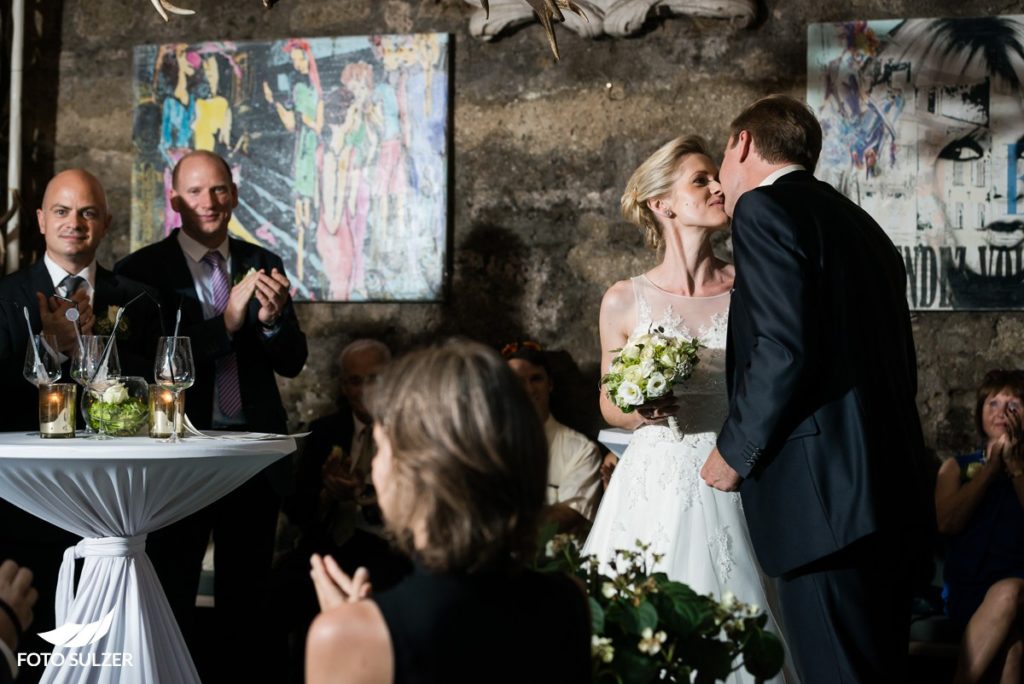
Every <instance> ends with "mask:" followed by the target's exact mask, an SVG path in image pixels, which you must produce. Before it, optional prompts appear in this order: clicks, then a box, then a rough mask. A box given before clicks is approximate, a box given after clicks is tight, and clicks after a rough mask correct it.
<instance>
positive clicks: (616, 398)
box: [601, 327, 701, 439]
mask: <svg viewBox="0 0 1024 684" xmlns="http://www.w3.org/2000/svg"><path fill="white" fill-rule="evenodd" d="M700 346H701V345H700V342H698V341H697V339H696V338H694V339H692V340H687V339H685V338H681V337H675V336H672V335H667V334H666V333H665V330H664V328H660V327H658V328H652V329H650V330H649V331H647V332H645V333H639V334H636V335H633V336H632V337H630V338H629V339H628V340H627V341H626V346H624V347H622V348H621V349H613V350H612V352H615V353H617V354H618V355H617V356H616V357H615V358H613V359H612V363H611V365H610V366H609V368H608V372H607V373H605V374H604V376H602V377H601V384H602V385H603V386H604V387H605V391H606V392H607V393H608V398H609V399H611V401H612V403H613V404H615V405H616V406H618V407H619V408H620V409H621V410H622V412H623V413H632V412H633V411H634V410H636V407H637V406H640V405H641V404H644V403H646V402H648V401H651V400H652V399H658V398H660V397H664V396H666V395H668V394H669V393H671V391H672V388H673V386H675V385H678V384H680V383H682V382H685V381H686V380H687V379H689V377H690V376H691V375H692V374H693V369H694V367H696V365H697V363H698V362H699V361H700V359H699V358H698V356H697V352H698V350H699V349H700ZM668 423H669V427H670V428H672V432H673V433H674V434H675V436H676V438H677V439H682V432H681V430H680V429H679V424H678V422H677V421H676V419H675V417H674V416H673V417H671V418H669V420H668Z"/></svg>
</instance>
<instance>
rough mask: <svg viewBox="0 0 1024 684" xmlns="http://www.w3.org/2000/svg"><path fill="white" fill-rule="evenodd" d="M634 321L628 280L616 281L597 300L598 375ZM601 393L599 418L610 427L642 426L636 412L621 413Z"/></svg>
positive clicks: (633, 308)
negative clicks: (598, 306)
mask: <svg viewBox="0 0 1024 684" xmlns="http://www.w3.org/2000/svg"><path fill="white" fill-rule="evenodd" d="M635 320H636V301H635V299H634V298H633V284H632V283H631V282H630V281H628V280H620V281H619V282H617V283H615V284H614V285H612V286H611V287H610V288H608V291H607V292H605V293H604V298H603V299H602V300H601V317H600V329H601V374H602V375H603V374H604V373H605V371H607V369H608V366H610V365H611V362H612V358H613V357H614V356H615V354H614V353H613V352H612V350H613V349H621V348H622V347H623V346H625V344H626V340H627V339H629V331H630V328H631V327H632V326H633V322H634V321H635ZM599 391H600V394H601V415H602V416H603V417H604V419H605V420H606V421H607V422H608V424H609V425H612V426H614V427H620V428H626V429H628V430H633V429H635V428H637V427H639V426H641V425H643V424H644V422H645V421H644V419H643V418H642V417H641V416H640V414H638V413H635V412H634V413H623V412H622V411H621V410H619V407H618V406H616V405H615V404H613V403H612V402H611V400H610V399H608V395H607V394H606V392H605V389H604V387H601V389H600V390H599Z"/></svg>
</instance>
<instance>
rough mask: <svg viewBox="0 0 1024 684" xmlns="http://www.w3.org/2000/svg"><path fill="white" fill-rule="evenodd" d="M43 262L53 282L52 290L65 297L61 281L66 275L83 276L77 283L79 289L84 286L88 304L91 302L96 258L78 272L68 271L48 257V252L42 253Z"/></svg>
mask: <svg viewBox="0 0 1024 684" xmlns="http://www.w3.org/2000/svg"><path fill="white" fill-rule="evenodd" d="M43 263H44V264H46V270H47V272H48V273H49V274H50V281H51V282H52V283H53V290H54V292H56V293H57V294H59V295H60V296H61V297H67V296H68V293H67V292H66V291H65V290H64V287H63V286H62V285H61V282H62V281H63V280H64V279H65V278H67V277H68V276H72V275H76V276H80V277H82V278H85V282H83V283H82V284H81V285H79V289H82V288H85V291H86V294H88V295H89V304H90V305H91V304H92V300H93V299H94V298H95V295H96V260H95V259H93V260H92V263H91V264H89V265H88V266H86V267H85V268H83V269H82V270H81V271H79V272H78V273H68V272H67V271H65V270H64V269H63V268H61V267H60V266H58V265H57V263H56V262H55V261H54V260H53V259H51V258H50V255H49V254H44V255H43Z"/></svg>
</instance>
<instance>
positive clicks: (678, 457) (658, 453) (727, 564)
mask: <svg viewBox="0 0 1024 684" xmlns="http://www.w3.org/2000/svg"><path fill="white" fill-rule="evenodd" d="M632 282H633V292H634V295H635V296H636V310H637V320H636V326H635V328H634V331H641V330H642V331H646V330H647V329H648V328H649V327H650V326H651V325H652V324H653V325H654V326H655V327H662V328H664V329H665V332H667V333H668V334H671V335H683V336H686V337H687V338H691V337H697V338H698V339H699V340H700V341H701V343H702V344H703V345H704V348H703V349H701V351H700V362H699V363H698V365H697V367H696V369H695V370H694V372H693V375H692V376H691V377H690V379H689V380H687V381H686V382H685V383H683V384H682V385H679V386H677V388H676V396H677V397H678V398H679V405H680V409H679V415H678V420H679V425H680V427H681V428H682V431H683V433H684V434H683V439H682V440H681V441H679V440H676V439H675V437H673V435H672V431H671V430H670V429H669V428H668V427H667V426H662V425H646V426H643V427H641V428H639V429H637V430H636V432H634V433H633V436H632V439H631V440H630V442H629V446H628V447H627V448H626V451H625V452H624V453H623V455H622V458H621V460H620V461H619V464H618V465H617V466H616V468H615V473H614V475H613V476H612V479H611V482H610V484H609V486H608V491H606V492H605V494H604V498H603V499H602V500H601V507H600V509H599V510H598V512H597V516H596V518H595V519H594V526H593V528H592V529H591V531H590V536H589V537H588V538H587V541H586V544H585V545H584V547H583V553H584V554H595V555H597V556H598V557H599V558H600V559H601V560H602V565H603V566H604V568H605V570H609V567H608V566H607V565H605V562H606V561H608V560H610V559H611V558H612V557H613V555H614V552H615V550H616V549H635V548H636V541H637V540H638V539H639V540H640V541H643V542H645V543H650V544H651V545H652V550H653V551H654V552H656V553H659V554H662V555H663V559H662V561H661V563H660V565H659V566H657V569H658V570H659V571H663V572H665V573H666V574H668V576H669V578H671V579H674V580H678V581H680V582H684V583H686V584H688V585H690V587H692V588H693V589H694V591H696V592H698V593H701V594H712V595H714V596H715V597H720V596H721V595H722V594H723V593H724V592H726V591H731V592H732V593H733V594H735V595H736V597H737V598H738V599H739V600H741V601H743V602H745V603H756V604H758V605H760V606H762V607H765V608H766V609H767V607H768V606H769V603H768V600H767V598H766V595H765V584H764V583H763V582H762V577H761V574H760V570H759V568H758V565H757V561H756V559H755V557H754V552H753V547H752V546H751V543H750V537H749V535H748V533H747V524H746V522H745V520H744V517H743V505H742V503H741V502H740V495H739V494H738V493H734V492H720V491H718V490H715V489H712V488H711V487H708V486H707V485H706V484H704V482H703V481H702V480H701V479H700V469H701V467H702V466H703V465H704V461H705V459H707V457H708V454H709V453H711V449H712V448H714V446H715V441H716V438H717V433H718V430H719V429H720V428H721V427H722V423H723V422H724V421H725V417H726V414H727V413H728V399H727V396H726V387H725V343H726V331H727V323H728V315H729V293H728V292H726V293H723V294H721V295H718V296H713V297H683V296H679V295H673V294H670V293H667V292H664V291H662V290H660V289H658V288H657V287H656V286H655V285H654V284H653V283H651V282H650V281H649V280H648V279H647V278H646V276H637V277H635V278H633V279H632ZM769 629H771V630H772V631H773V632H775V633H776V634H779V630H778V628H777V626H776V625H775V622H774V620H771V619H770V621H769ZM727 681H729V682H732V683H740V682H743V683H745V682H753V681H754V680H753V677H752V676H750V675H749V674H747V672H746V671H745V670H743V671H741V672H738V673H736V674H734V675H733V677H732V678H730V679H729V680H727ZM772 681H779V682H781V681H782V677H781V676H780V677H778V678H777V679H774V680H772ZM790 681H791V680H790Z"/></svg>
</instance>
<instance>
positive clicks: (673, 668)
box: [537, 526, 785, 684]
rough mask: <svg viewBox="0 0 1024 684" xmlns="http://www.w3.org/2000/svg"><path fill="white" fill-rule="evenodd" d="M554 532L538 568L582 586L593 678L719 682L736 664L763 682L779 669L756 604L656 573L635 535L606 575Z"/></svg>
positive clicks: (773, 639) (776, 649) (628, 682)
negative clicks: (698, 590)
mask: <svg viewBox="0 0 1024 684" xmlns="http://www.w3.org/2000/svg"><path fill="white" fill-rule="evenodd" d="M554 531H555V530H554V526H551V527H550V528H547V529H545V530H544V531H543V532H542V534H541V542H542V543H543V542H546V543H543V544H542V548H543V552H542V554H541V555H540V557H539V559H538V563H537V568H538V569H539V570H541V571H558V572H564V573H566V574H568V575H569V576H570V577H573V576H574V577H576V578H577V579H578V580H580V581H581V582H582V583H583V585H584V586H585V587H586V589H587V595H588V598H589V603H590V614H591V623H592V629H593V636H592V637H591V642H590V650H591V663H592V666H593V673H594V681H595V682H596V683H597V684H605V683H608V684H653V683H654V682H718V681H724V680H726V679H729V678H730V677H731V676H732V675H733V673H735V672H736V671H737V670H739V669H741V668H742V669H744V670H746V671H747V672H748V673H749V674H750V675H752V676H753V677H754V679H755V680H756V681H764V680H767V679H770V678H772V677H774V676H775V675H776V674H778V672H779V671H780V670H781V669H782V663H783V660H784V658H785V653H784V651H783V647H782V642H781V641H780V640H779V638H778V637H777V636H776V635H775V634H772V633H771V632H769V631H768V630H767V629H765V626H766V625H767V622H768V615H767V614H766V613H765V612H764V610H763V609H762V608H761V607H760V606H757V605H753V604H747V603H743V602H741V601H740V600H739V599H737V598H736V597H735V596H733V595H732V594H731V593H730V592H728V591H727V592H725V593H724V594H723V595H722V596H720V597H714V596H708V595H703V594H698V593H696V592H695V591H694V590H693V589H691V588H690V587H689V586H687V585H685V584H683V583H681V582H676V581H674V580H670V579H669V578H668V576H667V575H666V574H665V573H663V572H655V571H654V567H655V566H656V565H657V564H658V562H659V561H660V556H659V555H657V554H655V553H653V552H652V551H651V548H650V545H649V544H643V543H641V542H640V541H637V543H636V548H635V549H633V550H629V549H620V550H618V551H616V555H615V558H614V559H613V560H612V561H611V565H612V566H614V569H615V572H614V574H613V575H611V576H609V575H607V574H604V573H603V572H602V570H601V564H600V563H599V562H598V560H597V558H596V557H594V556H587V557H581V556H580V543H579V541H578V540H577V539H576V538H575V537H572V536H570V535H565V534H554Z"/></svg>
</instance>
